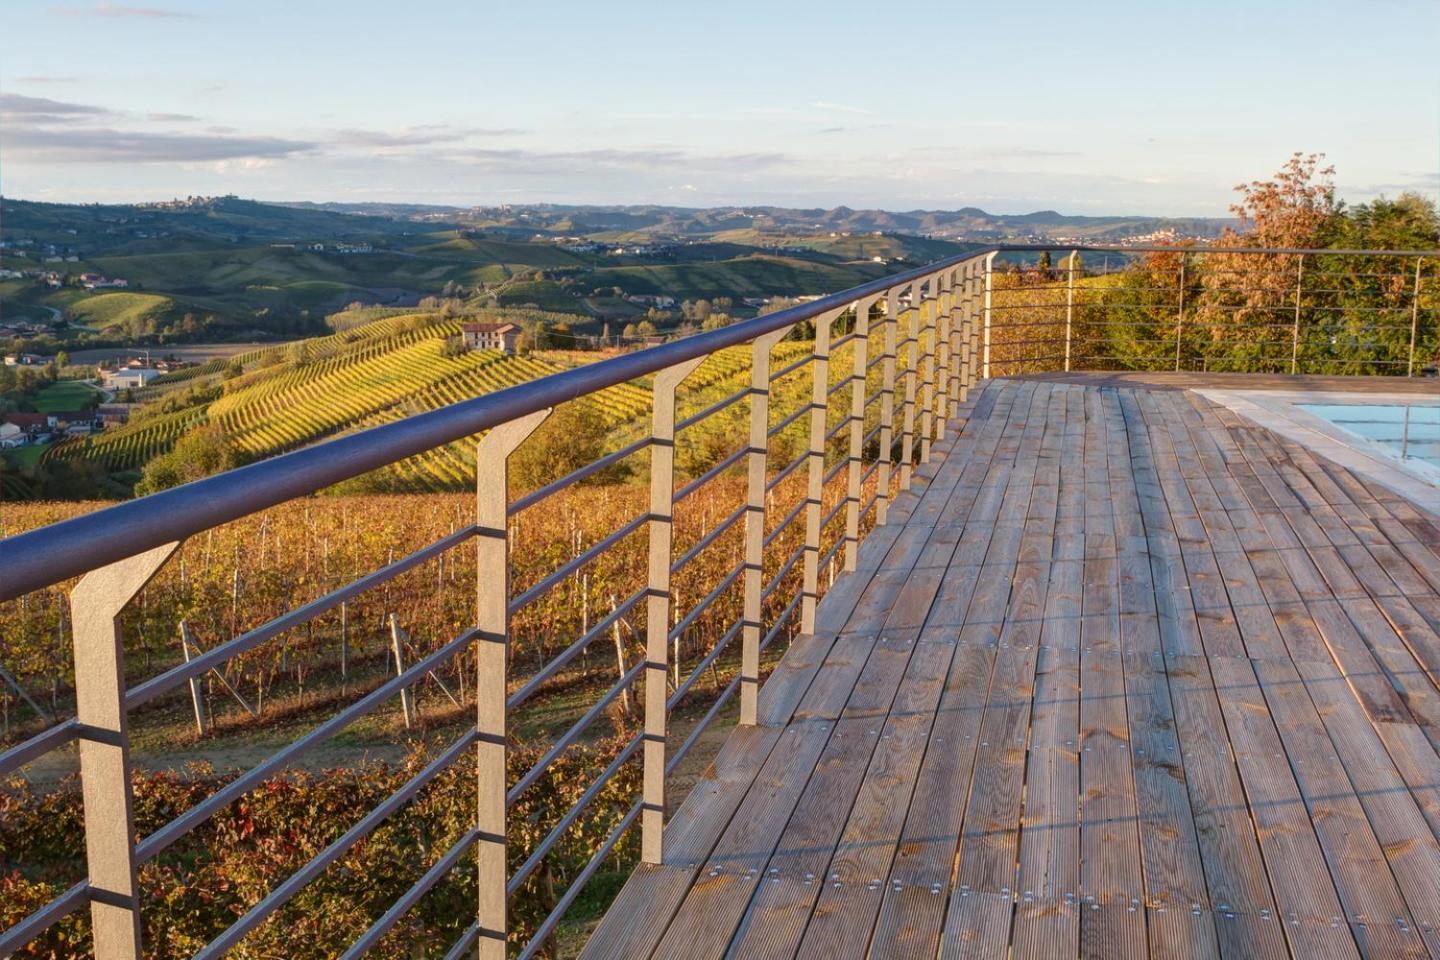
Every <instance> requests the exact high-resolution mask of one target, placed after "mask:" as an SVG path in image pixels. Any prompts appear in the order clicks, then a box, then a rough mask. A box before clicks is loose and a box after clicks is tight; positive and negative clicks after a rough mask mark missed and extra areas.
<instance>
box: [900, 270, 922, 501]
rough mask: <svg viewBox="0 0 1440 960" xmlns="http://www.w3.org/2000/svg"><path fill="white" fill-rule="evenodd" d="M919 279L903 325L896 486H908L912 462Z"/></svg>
mask: <svg viewBox="0 0 1440 960" xmlns="http://www.w3.org/2000/svg"><path fill="white" fill-rule="evenodd" d="M920 297H921V293H920V281H919V280H916V281H913V282H912V283H911V284H910V309H909V310H907V311H905V312H906V313H908V314H909V315H910V322H909V323H908V324H907V325H906V327H905V342H904V346H905V401H904V403H905V405H904V408H903V409H904V416H903V426H902V432H901V434H900V490H901V492H904V491H906V490H909V489H910V473H911V471H912V469H913V465H914V462H915V381H916V378H917V377H918V376H919V368H920Z"/></svg>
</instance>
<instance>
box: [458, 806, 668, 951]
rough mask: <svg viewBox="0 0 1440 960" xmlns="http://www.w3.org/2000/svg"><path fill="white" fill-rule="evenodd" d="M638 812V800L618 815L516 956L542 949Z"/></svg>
mask: <svg viewBox="0 0 1440 960" xmlns="http://www.w3.org/2000/svg"><path fill="white" fill-rule="evenodd" d="M638 816H640V801H639V800H637V801H635V803H634V804H633V805H631V807H630V812H628V813H626V814H625V816H623V817H621V818H620V822H619V823H618V824H616V826H615V829H614V830H611V831H610V836H609V837H607V838H606V840H605V842H604V843H603V844H601V845H600V849H599V850H596V851H595V855H594V856H592V857H591V858H590V860H589V862H587V863H586V864H585V866H584V867H582V868H581V869H580V872H579V873H578V874H576V875H575V879H574V880H572V881H570V886H569V887H567V888H566V890H565V893H564V895H563V896H562V897H561V898H560V900H559V901H558V902H557V903H556V904H555V909H554V910H551V911H550V914H549V916H547V917H546V918H545V920H544V922H543V923H541V924H540V926H539V927H538V928H536V930H535V936H533V937H531V938H530V942H529V943H527V944H526V945H525V948H524V949H523V950H521V951H520V957H519V960H531V958H532V957H534V956H535V955H536V954H537V953H539V952H540V951H541V950H543V949H545V945H546V944H547V943H549V942H550V935H551V934H552V933H554V932H555V928H556V927H557V926H559V925H560V921H561V920H562V919H564V917H565V912H566V911H567V910H569V909H570V905H571V904H572V903H574V902H575V898H576V897H578V896H580V892H581V891H582V890H584V889H585V884H587V883H589V882H590V878H591V877H593V876H595V871H596V870H598V869H600V864H602V863H604V862H605V858H606V857H608V856H610V853H611V851H613V850H614V849H615V845H616V844H618V843H619V842H620V838H621V837H622V836H624V835H625V831H626V830H629V829H630V827H631V826H633V825H634V823H635V818H636V817H638ZM447 960H449V955H447Z"/></svg>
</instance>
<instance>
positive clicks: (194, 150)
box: [6, 127, 319, 163]
mask: <svg viewBox="0 0 1440 960" xmlns="http://www.w3.org/2000/svg"><path fill="white" fill-rule="evenodd" d="M318 147H319V144H316V143H312V142H308V141H303V140H284V139H281V138H279V137H225V136H213V135H206V134H180V133H151V132H136V131H123V130H113V129H109V128H105V127H84V128H79V127H61V128H50V127H22V128H19V129H16V130H12V131H10V133H9V134H8V135H7V136H6V148H7V150H9V151H10V152H11V154H12V155H15V156H26V157H30V158H33V159H37V160H46V161H49V162H51V163H165V162H170V163H200V162H213V161H217V160H242V159H279V158H283V157H290V156H294V155H296V154H301V153H310V152H313V151H314V150H316V149H317V148H318Z"/></svg>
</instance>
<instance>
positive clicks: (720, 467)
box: [670, 446, 750, 503]
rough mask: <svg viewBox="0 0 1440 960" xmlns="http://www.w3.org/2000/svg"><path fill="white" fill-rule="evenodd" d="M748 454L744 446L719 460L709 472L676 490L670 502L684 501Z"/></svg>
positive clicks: (747, 449)
mask: <svg viewBox="0 0 1440 960" xmlns="http://www.w3.org/2000/svg"><path fill="white" fill-rule="evenodd" d="M749 452H750V448H749V447H748V446H745V447H741V448H740V449H738V450H736V451H735V452H734V453H731V454H730V455H729V456H727V457H726V458H725V459H724V460H721V461H720V462H719V463H717V464H715V466H713V467H711V468H710V469H709V470H706V471H705V472H704V473H702V474H701V475H700V476H698V477H696V478H695V479H694V480H691V481H690V482H689V483H687V484H685V486H683V487H681V488H680V489H679V490H676V491H675V496H674V497H673V498H671V500H670V502H671V503H679V502H680V501H681V500H684V499H685V498H686V497H688V496H690V494H692V493H694V492H695V491H696V490H699V489H700V488H701V487H703V486H705V484H707V483H709V482H710V481H711V480H714V479H715V478H716V477H718V476H720V474H722V473H724V472H725V471H726V470H728V469H729V468H730V467H732V466H734V465H735V464H736V463H737V462H739V460H740V458H741V457H743V456H745V455H746V454H747V453H749Z"/></svg>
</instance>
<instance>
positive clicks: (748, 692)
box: [740, 327, 794, 724]
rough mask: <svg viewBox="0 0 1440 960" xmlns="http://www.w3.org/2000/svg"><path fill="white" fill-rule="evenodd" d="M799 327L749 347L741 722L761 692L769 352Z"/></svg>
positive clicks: (750, 715) (753, 711)
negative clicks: (761, 599) (748, 425)
mask: <svg viewBox="0 0 1440 960" xmlns="http://www.w3.org/2000/svg"><path fill="white" fill-rule="evenodd" d="M792 329H794V327H785V328H784V329H783V330H775V331H772V332H770V333H767V334H765V335H764V336H761V337H757V338H755V341H754V342H753V343H752V344H751V347H750V358H751V360H750V450H749V453H748V454H747V456H746V467H747V469H748V472H749V477H748V482H747V486H746V500H745V601H744V603H745V610H744V617H745V623H744V625H743V626H742V627H741V628H740V629H741V634H740V722H741V723H742V724H753V723H755V721H756V716H757V703H758V700H759V692H760V633H761V630H763V629H764V624H763V623H762V621H761V601H760V595H761V593H762V591H763V589H764V573H765V485H766V483H767V482H768V481H769V455H770V350H771V348H773V347H774V346H775V344H777V343H779V342H780V341H781V340H783V339H785V337H786V335H787V334H789V333H790V331H791V330H792Z"/></svg>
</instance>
